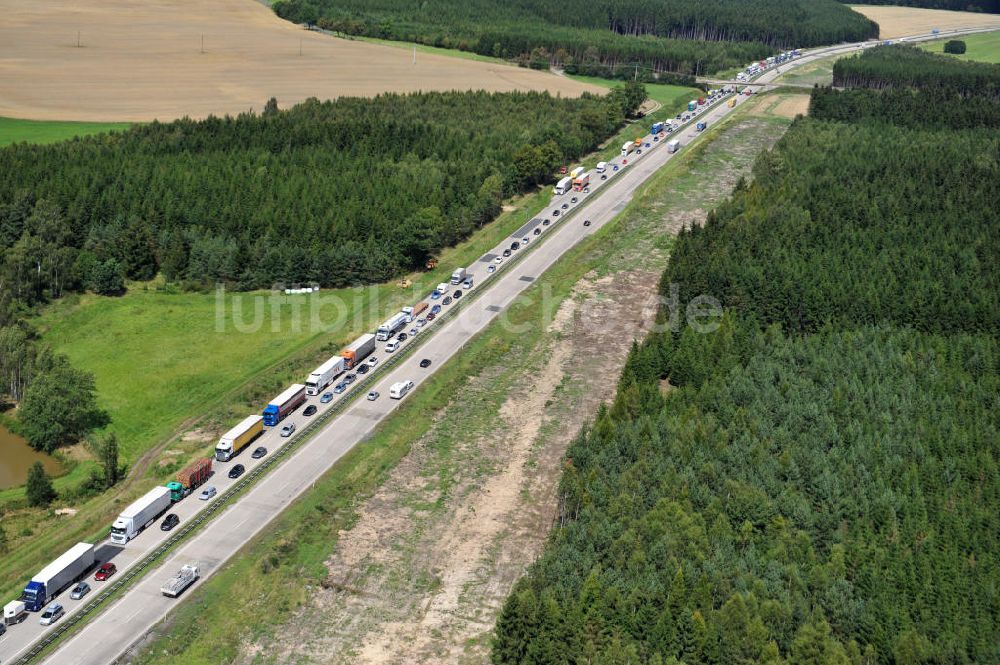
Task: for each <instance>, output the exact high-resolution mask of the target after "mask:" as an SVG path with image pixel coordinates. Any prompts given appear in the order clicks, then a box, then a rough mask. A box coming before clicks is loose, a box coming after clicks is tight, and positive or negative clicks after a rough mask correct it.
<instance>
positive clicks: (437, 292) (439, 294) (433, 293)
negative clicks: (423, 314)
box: [431, 289, 441, 300]
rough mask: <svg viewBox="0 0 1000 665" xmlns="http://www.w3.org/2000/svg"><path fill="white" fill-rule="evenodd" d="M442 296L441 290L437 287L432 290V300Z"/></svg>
mask: <svg viewBox="0 0 1000 665" xmlns="http://www.w3.org/2000/svg"><path fill="white" fill-rule="evenodd" d="M440 297H441V292H440V291H438V290H437V289H434V291H433V292H431V300H437V299H438V298H440Z"/></svg>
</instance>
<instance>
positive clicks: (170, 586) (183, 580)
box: [160, 564, 198, 598]
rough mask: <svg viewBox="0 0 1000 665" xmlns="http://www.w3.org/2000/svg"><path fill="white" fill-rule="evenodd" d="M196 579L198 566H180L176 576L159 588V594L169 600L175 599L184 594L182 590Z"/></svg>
mask: <svg viewBox="0 0 1000 665" xmlns="http://www.w3.org/2000/svg"><path fill="white" fill-rule="evenodd" d="M197 579H198V566H192V565H191V564H188V565H186V566H182V567H181V569H180V570H179V571H177V574H176V575H174V576H173V577H171V578H170V579H169V580H167V581H166V582H165V583H164V584H163V586H161V587H160V593H162V594H163V595H164V596H167V597H169V598H176V597H177V596H179V595H181V594H182V593H183V592H184V589H186V588H188V587H189V586H191V585H192V584H194V583H195V581H196V580H197Z"/></svg>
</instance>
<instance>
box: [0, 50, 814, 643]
mask: <svg viewBox="0 0 1000 665" xmlns="http://www.w3.org/2000/svg"><path fill="white" fill-rule="evenodd" d="M792 54H794V55H795V56H797V55H798V52H797V51H793V52H790V53H789V54H783V55H787V56H788V57H789V58H790V57H794V56H793V55H792ZM784 61H785V60H784V59H783V60H781V61H780V62H784ZM777 64H779V61H778V60H777V59H775V60H774V62H773V63H771V62H761V63H759V64H755V65H753V66H752V68H753V71H752V77H751V76H750V73H749V70H750V69H751V67H748V70H747V72H746V73H747V76H748V77H750V78H755V77H756V76H759V75H760V74H761V73H763V71H765V69H767V68H770V67H772V66H776V65H777ZM747 80H749V78H748V79H747ZM744 93H745V94H749V89H746V90H744ZM738 99H739V91H738V90H737V89H736V87H735V86H732V85H730V86H726V87H724V88H721V89H718V90H709V91H707V92H706V94H705V96H703V97H699V98H697V99H694V100H692V101H691V102H690V103H689V104H688V105H687V107H686V110H685V111H683V112H682V113H680V114H678V115H677V116H676V117H675V118H673V119H669V120H664V121H662V122H656V123H654V124H653V125H652V126H651V127H650V133H649V134H646V135H645V136H643V137H639V138H636V139H634V140H630V141H628V142H626V143H625V144H623V145H622V147H621V151H620V154H619V155H617V156H616V157H615V158H614V159H612V160H610V161H606V162H605V161H601V162H599V163H598V164H597V165H596V167H595V168H594V169H593V170H591V171H588V170H586V169H584V168H583V167H577V168H574V169H572V170H570V169H568V168H564V169H562V170H561V173H560V175H561V176H562V177H561V178H560V179H559V181H558V182H557V184H556V185H555V187H554V189H553V199H552V201H551V203H550V205H549V206H547V207H546V209H545V210H543V211H542V212H541V213H540V214H539V216H537V217H535V218H533V219H532V220H531V221H530V222H528V223H527V224H526V225H524V226H523V227H521V229H519V230H518V231H516V232H515V233H514V234H513V235H511V236H509V237H508V238H507V239H506V240H505V241H503V243H502V244H501V245H499V246H497V247H495V248H494V249H493V250H492V251H491V252H488V253H487V254H484V255H483V256H482V257H481V258H480V259H479V260H478V261H477V262H476V266H477V267H476V268H475V271H476V274H473V269H471V268H456V269H455V270H454V272H453V273H452V275H451V278H450V280H449V281H448V282H442V283H440V284H438V285H437V287H436V288H435V289H434V290H433V291H432V292H431V293H430V294H428V295H427V297H425V298H424V299H421V300H420V301H418V302H416V303H415V304H414V305H412V306H408V307H404V308H402V310H401V311H399V312H397V313H394V314H393V315H392V316H390V317H389V318H388V319H387V320H386V321H385V322H383V323H382V324H381V325H380V326H379V327H378V328H377V329H376V330H375V331H374V332H372V333H368V334H365V335H362V336H361V337H359V338H358V339H357V340H355V341H354V342H353V343H351V344H349V345H348V346H347V347H345V348H344V349H343V350H342V351H341V352H340V353H339V354H337V355H335V356H333V357H331V358H329V359H328V360H327V361H326V362H324V363H323V364H322V365H320V366H319V367H317V368H316V369H315V370H314V371H313V372H311V373H310V374H309V376H308V377H307V378H306V379H305V381H304V383H301V384H294V385H292V386H289V387H288V388H287V389H286V390H284V391H283V392H281V393H280V394H279V395H277V396H276V397H275V398H274V399H272V400H271V401H270V402H269V403H268V404H267V405H265V407H264V408H263V409H262V411H261V413H260V414H253V415H249V416H247V417H246V418H244V419H243V420H242V421H241V422H239V423H238V424H237V425H235V426H234V427H233V428H232V429H230V430H229V431H227V432H226V433H225V434H223V435H222V436H221V437H220V439H219V441H218V443H217V445H216V447H215V451H214V457H205V458H202V459H198V460H196V461H194V462H192V463H191V464H189V465H188V466H186V467H185V468H183V469H182V470H181V471H180V472H178V473H177V474H176V476H175V477H174V478H173V479H172V480H170V481H169V482H168V483H166V484H165V485H164V486H157V487H154V488H152V489H150V490H149V491H148V492H147V493H146V494H145V495H143V496H142V497H141V498H139V499H137V500H136V501H135V502H133V503H132V504H131V505H129V506H128V507H126V508H125V509H124V510H123V511H122V512H121V514H120V515H119V516H118V518H117V519H116V520H115V521H114V523H113V524H112V525H111V527H110V530H109V538H108V540H107V541H105V542H104V543H101V544H99V545H97V546H95V545H94V544H90V543H78V544H77V545H75V546H73V547H72V548H70V549H69V550H68V551H67V552H65V553H64V554H62V555H61V556H60V557H58V558H56V559H55V560H54V561H53V562H52V563H50V564H49V565H47V566H46V567H45V568H43V569H42V570H41V571H40V572H39V573H38V574H36V575H34V576H33V577H32V578H31V580H30V581H29V582H28V583H27V585H26V586H25V588H24V591H23V593H22V595H21V598H20V599H18V600H15V601H11V602H9V603H7V604H6V605H5V606H4V622H3V624H2V625H0V635H2V634H3V632H4V631H5V630H6V628H7V627H8V626H12V625H15V624H18V623H21V622H23V621H24V620H25V619H26V618H28V617H29V616H30V614H29V613H41V615H40V618H39V621H38V622H36V625H37V626H39V627H42V626H50V625H52V624H55V623H57V622H58V621H59V620H60V619H61V618H62V617H64V616H67V615H69V614H72V613H73V612H74V611H76V610H78V609H79V608H81V607H82V606H84V605H85V604H86V603H87V602H88V600H89V598H88V597H87V596H88V594H89V593H90V592H91V590H92V588H96V587H99V586H100V585H102V584H104V583H106V582H107V581H108V580H114V579H115V577H114V576H115V575H116V574H119V573H120V572H121V571H123V570H127V569H128V568H129V567H130V566H132V565H134V564H135V563H136V562H137V561H139V560H141V559H142V558H143V557H144V556H146V555H147V554H148V553H150V552H152V551H153V550H154V549H155V548H156V547H157V546H158V545H160V544H162V543H163V542H164V541H166V540H167V539H168V538H169V537H170V535H171V534H170V532H171V531H172V530H173V529H174V528H176V527H177V526H179V525H180V524H183V523H185V522H187V521H190V520H191V519H192V518H193V517H195V516H196V515H197V514H198V513H199V512H201V511H202V510H203V509H204V508H205V506H207V505H208V504H209V503H210V502H212V501H218V500H219V498H220V497H221V496H222V495H224V494H225V493H226V491H227V490H229V489H230V488H231V487H232V486H233V485H234V484H236V483H237V482H239V479H240V478H241V477H242V476H243V475H244V474H246V473H248V472H249V471H251V470H253V469H254V468H255V467H256V466H258V465H260V464H262V463H264V462H265V461H266V458H267V457H269V456H273V455H274V453H275V451H277V450H279V449H281V448H282V446H286V445H288V443H289V442H290V441H292V440H294V437H295V435H296V432H299V431H301V430H302V429H304V428H305V427H306V426H307V425H308V424H309V423H310V422H312V421H314V420H316V419H318V418H321V417H322V416H323V414H324V413H326V412H327V411H328V410H330V409H332V408H334V407H335V406H337V405H338V404H340V403H342V402H345V401H346V400H348V399H350V398H353V397H354V396H355V395H354V391H353V390H352V388H355V386H356V384H360V383H361V382H362V381H361V379H363V378H366V375H371V376H374V375H376V373H378V372H379V371H380V370H381V369H384V367H385V366H386V365H387V364H389V363H387V362H385V361H384V360H383V361H382V362H380V359H387V358H392V357H393V356H394V354H399V353H400V352H401V350H403V349H404V347H405V346H409V345H412V344H413V341H414V340H415V339H417V338H419V337H420V336H422V335H425V334H426V333H425V331H426V330H427V329H428V327H429V326H432V325H433V323H434V322H435V321H436V320H439V318H440V317H441V316H442V315H443V314H446V313H447V312H448V311H449V310H450V309H454V307H455V304H456V303H458V302H459V301H461V299H462V298H463V297H466V295H467V294H468V293H469V292H470V291H472V290H473V289H474V288H476V289H477V290H480V287H479V285H480V284H482V283H483V282H486V281H487V280H489V279H490V278H491V277H492V276H493V275H495V274H496V273H497V272H498V271H501V270H503V269H504V268H506V267H507V266H508V265H510V264H511V263H512V262H514V260H515V259H516V257H517V256H518V255H519V254H523V253H524V251H525V250H526V249H527V248H528V247H529V246H531V245H533V244H534V243H537V242H539V241H540V240H542V239H543V238H544V234H546V232H547V231H548V230H549V229H552V228H555V227H556V226H557V225H560V222H562V221H563V220H564V219H565V218H566V216H567V215H569V214H571V213H573V212H574V209H575V208H577V207H579V206H580V205H582V204H583V203H585V202H586V200H587V197H589V196H591V195H592V193H593V192H594V191H595V190H597V189H599V188H600V187H601V186H603V185H604V184H606V183H607V182H608V181H609V179H612V178H613V177H614V176H615V175H616V174H619V173H621V172H623V170H625V169H627V168H629V166H630V165H632V164H634V163H636V162H637V161H638V160H640V159H641V158H642V156H643V155H644V154H648V151H649V150H651V149H652V148H654V147H656V146H657V145H658V144H661V143H663V144H666V145H667V151H668V152H669V153H675V152H677V151H679V150H680V149H681V147H682V145H681V142H680V140H678V139H677V138H670V137H671V135H672V134H678V133H679V130H680V129H682V128H683V127H684V126H686V125H688V124H689V123H694V125H695V129H696V131H697V132H701V131H704V130H705V129H706V128H707V121H706V120H704V119H702V116H703V115H704V113H705V112H706V111H707V110H708V109H710V108H714V107H717V106H718V105H719V104H720V102H722V101H725V102H726V105H727V106H728V107H729V108H732V107H734V106H735V105H736V103H737V100H738ZM590 225H591V221H590V220H589V219H584V220H582V226H584V227H589V226H590ZM400 362H412V363H413V375H412V376H413V377H414V378H417V379H419V378H422V375H420V374H418V373H419V372H423V373H427V371H428V370H429V368H430V365H431V361H430V359H427V358H423V359H419V358H417V359H412V360H411V359H406V360H402V361H400ZM392 364H398V363H392ZM414 385H415V382H414V380H413V378H408V379H404V380H402V381H398V382H396V383H393V384H392V385H391V386H390V387H389V388H388V391H387V392H388V395H387V397H388V398H389V399H395V400H401V399H403V398H404V397H405V396H406V395H407V394H408V393H409V392H410V391H411V390H412V389H413V387H414ZM364 397H365V399H367V400H370V401H376V400H379V399H382V395H381V394H380V393H379V392H378V391H376V390H371V391H369V392H367V393H365V395H364ZM303 405H305V408H301V407H303ZM191 496H194V497H195V499H188V497H191ZM186 499H187V500H186ZM157 522H158V523H159V529H149V528H148V527H150V526H152V525H153V524H156V523H157ZM137 538H138V539H140V541H139V543H138V544H133V545H132V546H131V547H129V546H128V545H129V543H131V542H132V541H134V540H135V539H137ZM137 545H138V546H137ZM198 571H199V569H198V564H197V562H191V564H189V565H185V566H183V567H182V568H181V570H180V571H178V572H177V574H176V575H175V576H174V577H172V578H170V579H166V580H164V583H163V586H162V588H161V592H162V594H163V595H164V596H167V597H170V598H176V597H178V596H180V595H181V594H182V592H183V591H184V590H185V589H186V588H188V587H189V586H190V585H192V584H193V583H194V582H196V581H197V580H198V578H199V572H198ZM67 590H69V594H68V599H62V598H61V595H62V594H63V593H64V592H66V591H67ZM57 597H60V602H55V599H56V598H57ZM39 629H41V628H39Z"/></svg>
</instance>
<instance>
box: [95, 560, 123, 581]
mask: <svg viewBox="0 0 1000 665" xmlns="http://www.w3.org/2000/svg"><path fill="white" fill-rule="evenodd" d="M117 572H118V566H116V565H115V564H113V563H111V562H110V561H108V562H107V563H102V564H101V567H100V568H98V569H97V573H96V574H95V575H94V579H95V580H96V581H98V582H107V581H108V580H109V579H111V578H112V577H113V576H114V574H115V573H117Z"/></svg>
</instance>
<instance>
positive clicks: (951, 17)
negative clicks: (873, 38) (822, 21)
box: [851, 5, 1000, 39]
mask: <svg viewBox="0 0 1000 665" xmlns="http://www.w3.org/2000/svg"><path fill="white" fill-rule="evenodd" d="M851 9H853V10H854V11H856V12H859V13H861V14H864V15H865V16H867V17H868V18H870V19H871V20H873V21H875V22H876V23H878V25H879V28H880V32H879V36H880V37H881V38H882V39H895V38H896V37H905V36H906V35H915V34H921V33H925V32H930V31H931V30H933V29H934V28H940V29H941V30H949V29H951V28H975V27H993V26H995V27H997V28H998V29H1000V16H997V15H996V14H978V13H975V12H949V11H945V10H943V9H916V8H913V7H884V6H873V5H852V6H851Z"/></svg>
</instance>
